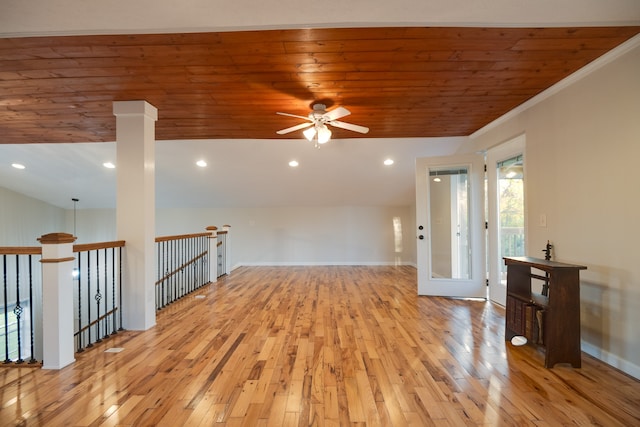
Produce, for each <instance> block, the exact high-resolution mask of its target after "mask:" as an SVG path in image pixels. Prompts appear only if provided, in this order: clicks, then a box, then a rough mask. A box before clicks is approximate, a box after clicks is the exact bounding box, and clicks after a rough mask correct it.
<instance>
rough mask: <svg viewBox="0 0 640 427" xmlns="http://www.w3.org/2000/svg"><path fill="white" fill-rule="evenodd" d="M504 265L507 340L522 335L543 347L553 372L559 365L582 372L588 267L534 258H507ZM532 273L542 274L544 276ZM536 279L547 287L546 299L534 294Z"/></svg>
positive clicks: (546, 362)
mask: <svg viewBox="0 0 640 427" xmlns="http://www.w3.org/2000/svg"><path fill="white" fill-rule="evenodd" d="M504 262H505V264H506V266H507V311H506V319H505V320H506V325H505V339H506V340H511V338H513V337H514V336H516V335H522V336H524V337H526V338H527V340H528V342H529V343H531V344H534V345H540V346H543V347H544V348H545V358H544V366H545V367H546V368H553V366H554V365H555V364H556V363H570V364H571V365H572V366H573V367H574V368H580V367H581V364H582V360H581V357H580V356H581V350H580V270H586V268H587V267H584V266H582V265H572V264H564V263H560V262H554V261H547V260H544V259H538V258H531V257H505V258H504ZM532 269H537V270H541V271H542V274H536V273H535V272H533V271H532ZM534 271H535V270H534ZM543 274H544V275H543ZM532 278H533V279H538V280H541V281H542V282H543V283H544V284H545V285H546V286H545V287H544V288H546V291H545V293H546V295H544V294H542V293H537V292H532V291H531V279H532Z"/></svg>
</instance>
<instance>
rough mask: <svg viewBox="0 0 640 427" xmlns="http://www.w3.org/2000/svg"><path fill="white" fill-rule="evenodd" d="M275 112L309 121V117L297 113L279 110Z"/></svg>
mask: <svg viewBox="0 0 640 427" xmlns="http://www.w3.org/2000/svg"><path fill="white" fill-rule="evenodd" d="M276 114H280V115H281V116H289V117H297V118H298V119H303V120H309V121H311V119H310V118H309V117H307V116H298V115H297V114H289V113H281V112H277V113H276Z"/></svg>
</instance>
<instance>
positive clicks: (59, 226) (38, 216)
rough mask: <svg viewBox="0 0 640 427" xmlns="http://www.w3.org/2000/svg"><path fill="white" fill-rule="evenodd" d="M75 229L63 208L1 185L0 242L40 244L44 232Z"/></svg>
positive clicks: (19, 244) (6, 244)
mask: <svg viewBox="0 0 640 427" xmlns="http://www.w3.org/2000/svg"><path fill="white" fill-rule="evenodd" d="M57 232H65V233H72V232H73V228H68V227H67V226H66V224H65V211H64V209H61V208H58V207H55V206H52V205H50V204H48V203H45V202H42V201H40V200H37V199H33V198H31V197H27V196H25V195H23V194H19V193H16V192H13V191H11V190H8V189H6V188H4V187H0V246H40V242H38V240H37V239H38V237H40V236H42V235H43V234H48V233H57Z"/></svg>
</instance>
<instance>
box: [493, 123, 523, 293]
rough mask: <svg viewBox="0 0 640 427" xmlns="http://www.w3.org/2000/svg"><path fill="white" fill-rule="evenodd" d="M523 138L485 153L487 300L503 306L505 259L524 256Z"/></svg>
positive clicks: (519, 137) (521, 136) (505, 290)
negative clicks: (506, 257) (487, 254)
mask: <svg viewBox="0 0 640 427" xmlns="http://www.w3.org/2000/svg"><path fill="white" fill-rule="evenodd" d="M525 145H526V136H525V135H524V134H522V135H520V136H518V137H516V138H514V139H512V140H510V141H507V142H505V143H504V144H501V145H499V146H497V147H494V148H492V149H490V150H489V151H487V157H486V161H487V163H486V164H487V190H488V191H487V195H488V197H487V211H488V216H487V224H488V227H487V234H488V243H489V245H488V253H489V256H488V264H489V298H490V299H491V300H492V301H494V302H496V303H498V304H501V305H505V304H506V302H507V288H506V269H505V265H504V260H503V259H502V258H503V257H505V256H523V255H525V254H526V252H525V250H526V245H525V233H526V228H527V227H526V224H527V220H526V211H525V198H526V191H525V190H526V189H525V182H524V176H525V166H526V164H525V162H526V161H525V156H524V153H525Z"/></svg>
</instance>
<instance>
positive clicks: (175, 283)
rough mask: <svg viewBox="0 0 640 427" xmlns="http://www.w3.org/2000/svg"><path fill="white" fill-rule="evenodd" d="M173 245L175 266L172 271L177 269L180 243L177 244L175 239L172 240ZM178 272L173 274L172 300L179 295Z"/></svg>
mask: <svg viewBox="0 0 640 427" xmlns="http://www.w3.org/2000/svg"><path fill="white" fill-rule="evenodd" d="M171 246H172V247H173V258H172V260H173V268H172V269H171V271H176V267H177V263H176V260H177V258H178V245H177V244H176V241H175V240H172V241H171ZM178 285H179V284H178V273H177V272H176V273H175V274H174V275H173V295H172V296H171V302H173V301H175V300H176V299H178V298H177V295H178Z"/></svg>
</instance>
